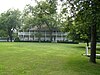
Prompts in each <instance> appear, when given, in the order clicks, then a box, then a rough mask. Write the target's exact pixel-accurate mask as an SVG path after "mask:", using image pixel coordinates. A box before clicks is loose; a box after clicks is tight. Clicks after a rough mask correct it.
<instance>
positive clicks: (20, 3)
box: [0, 0, 40, 13]
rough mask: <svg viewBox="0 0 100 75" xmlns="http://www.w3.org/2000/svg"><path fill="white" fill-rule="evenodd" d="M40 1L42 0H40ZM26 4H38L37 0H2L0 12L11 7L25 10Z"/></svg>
mask: <svg viewBox="0 0 100 75" xmlns="http://www.w3.org/2000/svg"><path fill="white" fill-rule="evenodd" d="M38 1H40V0H38ZM26 4H31V5H33V6H35V5H36V3H35V0H1V1H0V13H2V12H4V11H7V10H8V9H10V8H14V9H17V8H18V9H19V10H21V11H22V10H23V9H24V7H25V5H26Z"/></svg>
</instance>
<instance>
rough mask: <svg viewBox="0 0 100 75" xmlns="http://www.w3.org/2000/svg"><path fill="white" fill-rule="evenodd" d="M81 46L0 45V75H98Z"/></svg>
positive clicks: (99, 61) (98, 68)
mask: <svg viewBox="0 0 100 75" xmlns="http://www.w3.org/2000/svg"><path fill="white" fill-rule="evenodd" d="M84 52H85V44H58V43H57V44H56V43H14V42H13V43H6V42H2V43H0V75H100V59H97V64H92V63H90V62H89V57H86V56H83V55H82V54H83V53H84Z"/></svg>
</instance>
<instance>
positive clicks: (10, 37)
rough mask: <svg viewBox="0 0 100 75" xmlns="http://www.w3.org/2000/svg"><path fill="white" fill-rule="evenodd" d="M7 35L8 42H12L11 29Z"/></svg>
mask: <svg viewBox="0 0 100 75" xmlns="http://www.w3.org/2000/svg"><path fill="white" fill-rule="evenodd" d="M8 35H9V39H10V42H12V31H11V30H9V31H8Z"/></svg>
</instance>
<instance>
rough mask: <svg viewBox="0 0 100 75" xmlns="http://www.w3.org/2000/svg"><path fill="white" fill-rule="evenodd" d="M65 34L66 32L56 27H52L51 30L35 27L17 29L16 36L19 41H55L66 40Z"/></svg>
mask: <svg viewBox="0 0 100 75" xmlns="http://www.w3.org/2000/svg"><path fill="white" fill-rule="evenodd" d="M66 36H67V33H66V32H61V31H60V30H58V29H57V28H55V29H52V31H50V30H49V29H46V28H42V29H40V30H38V29H37V28H34V29H32V28H31V29H29V30H28V31H25V30H19V32H18V37H19V39H20V40H21V41H39V40H40V41H51V39H52V42H57V41H66V40H67V38H66Z"/></svg>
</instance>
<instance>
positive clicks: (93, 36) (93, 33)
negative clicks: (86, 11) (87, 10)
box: [90, 24, 96, 63]
mask: <svg viewBox="0 0 100 75" xmlns="http://www.w3.org/2000/svg"><path fill="white" fill-rule="evenodd" d="M90 62H92V63H96V24H93V25H92V26H91V55H90Z"/></svg>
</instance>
